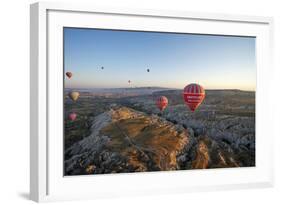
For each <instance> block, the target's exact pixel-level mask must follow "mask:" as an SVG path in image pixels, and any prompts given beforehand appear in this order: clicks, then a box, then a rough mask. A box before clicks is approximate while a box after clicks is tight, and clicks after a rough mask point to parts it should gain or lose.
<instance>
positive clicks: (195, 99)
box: [183, 83, 205, 112]
mask: <svg viewBox="0 0 281 205" xmlns="http://www.w3.org/2000/svg"><path fill="white" fill-rule="evenodd" d="M204 98H205V90H204V88H203V87H202V86H201V85H199V84H195V83H192V84H189V85H187V86H185V88H184V90H183V99H184V101H185V104H186V105H187V106H188V107H189V108H190V110H191V111H192V112H194V111H195V110H196V109H197V108H198V107H199V105H200V104H201V103H202V102H203V100H204Z"/></svg>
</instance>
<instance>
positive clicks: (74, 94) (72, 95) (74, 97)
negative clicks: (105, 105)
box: [68, 91, 80, 101]
mask: <svg viewBox="0 0 281 205" xmlns="http://www.w3.org/2000/svg"><path fill="white" fill-rule="evenodd" d="M79 95H80V93H79V92H76V91H72V92H70V93H69V94H68V96H69V97H70V99H71V100H73V101H76V100H77V99H78V98H79Z"/></svg>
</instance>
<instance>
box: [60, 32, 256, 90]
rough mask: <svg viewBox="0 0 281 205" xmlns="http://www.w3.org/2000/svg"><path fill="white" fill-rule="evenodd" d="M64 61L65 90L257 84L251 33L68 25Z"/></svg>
mask: <svg viewBox="0 0 281 205" xmlns="http://www.w3.org/2000/svg"><path fill="white" fill-rule="evenodd" d="M64 61H65V62H64V63H65V71H71V72H72V73H73V77H72V78H71V79H66V80H65V87H66V88H119V87H130V86H131V87H143V86H149V87H150V86H161V87H171V88H180V89H181V88H184V86H185V85H187V84H189V83H199V84H201V85H202V86H203V87H205V88H206V89H241V90H255V87H256V57H255V38H252V37H234V36H214V35H194V34H174V33H157V32H131V31H113V30H97V29H78V28H64ZM102 66H103V67H104V69H103V70H102V69H101V67H102ZM146 69H150V72H147V71H146ZM128 80H131V84H130V85H129V84H128Z"/></svg>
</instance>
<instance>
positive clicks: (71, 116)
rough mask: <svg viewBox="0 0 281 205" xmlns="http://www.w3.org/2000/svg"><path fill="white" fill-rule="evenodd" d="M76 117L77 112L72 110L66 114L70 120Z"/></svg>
mask: <svg viewBox="0 0 281 205" xmlns="http://www.w3.org/2000/svg"><path fill="white" fill-rule="evenodd" d="M76 117H77V114H76V113H75V112H72V113H70V114H69V115H68V119H70V120H71V121H74V120H75V119H76Z"/></svg>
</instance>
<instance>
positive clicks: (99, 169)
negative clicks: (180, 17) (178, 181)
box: [64, 89, 255, 175]
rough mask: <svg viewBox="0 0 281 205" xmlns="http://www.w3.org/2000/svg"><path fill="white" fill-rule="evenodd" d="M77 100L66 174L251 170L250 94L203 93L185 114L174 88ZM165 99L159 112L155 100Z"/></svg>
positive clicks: (69, 127) (252, 118)
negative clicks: (201, 100) (194, 108)
mask: <svg viewBox="0 0 281 205" xmlns="http://www.w3.org/2000/svg"><path fill="white" fill-rule="evenodd" d="M147 90H149V93H146V91H142V92H140V93H141V94H139V93H138V94H135V95H134V92H133V91H132V92H130V95H128V96H126V95H124V92H123V95H122V96H120V93H118V92H117V93H114V94H112V93H111V94H110V95H108V96H107V97H102V96H100V95H99V96H92V95H91V93H90V92H88V91H87V93H84V94H82V95H81V98H80V101H79V103H76V104H74V105H70V103H69V102H68V100H66V101H65V109H66V113H67V111H68V110H69V109H72V110H75V111H76V112H77V113H78V119H77V120H76V121H75V122H69V121H67V120H65V122H64V124H65V153H64V158H65V164H64V168H65V169H64V170H65V175H83V174H105V173H127V172H142V171H164V170H183V169H204V168H227V167H249V166H255V93H254V92H246V91H239V90H209V91H208V90H207V91H206V94H207V96H206V99H205V101H204V103H203V104H202V105H201V106H200V108H199V109H198V110H197V111H195V112H190V111H189V109H188V108H187V107H186V105H184V103H183V101H182V96H181V91H180V90H167V89H164V90H162V91H161V90H159V89H158V90H155V91H152V92H151V89H147ZM159 95H165V96H166V97H167V98H168V99H169V105H168V107H167V108H166V109H165V110H164V111H163V112H160V111H159V110H158V109H157V108H156V106H155V98H156V97H157V96H159Z"/></svg>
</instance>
